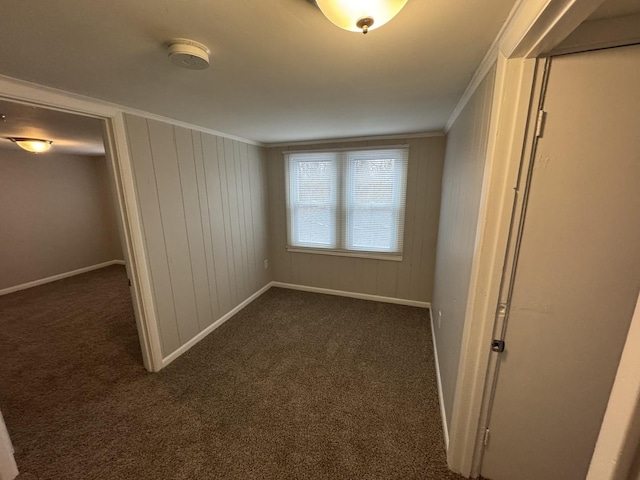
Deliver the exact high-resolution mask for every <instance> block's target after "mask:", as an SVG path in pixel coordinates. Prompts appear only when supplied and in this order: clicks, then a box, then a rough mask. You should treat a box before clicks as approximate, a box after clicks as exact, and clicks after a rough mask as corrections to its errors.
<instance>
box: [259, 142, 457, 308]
mask: <svg viewBox="0 0 640 480" xmlns="http://www.w3.org/2000/svg"><path fill="white" fill-rule="evenodd" d="M397 142H398V143H406V144H408V145H409V166H408V173H407V201H406V211H405V232H404V253H403V260H402V261H401V262H394V261H389V260H374V259H368V258H353V257H341V256H331V255H318V254H305V253H293V252H288V251H287V250H286V248H285V247H286V242H287V238H286V236H287V223H286V222H287V218H286V190H285V188H286V186H285V174H284V160H283V156H282V151H283V149H282V148H281V147H280V148H278V147H273V148H268V149H267V168H268V169H269V173H268V175H267V178H268V181H269V205H270V209H269V226H270V229H271V230H270V242H269V243H270V252H271V253H270V256H271V257H272V258H273V265H274V270H273V279H274V280H276V281H279V282H283V283H293V284H299V285H307V286H312V287H319V288H329V289H334V290H342V291H347V292H354V293H367V294H372V295H379V296H385V297H394V298H401V299H407V300H417V301H422V302H429V301H430V300H431V292H432V289H433V276H434V270H435V238H436V237H437V228H438V213H439V211H440V182H441V179H442V177H441V174H442V164H443V162H444V145H445V138H444V136H434V137H426V138H407V139H406V140H398V141H397ZM388 144H389V141H375V142H373V141H368V142H367V141H365V142H350V143H340V142H336V143H335V144H330V145H327V144H322V145H318V146H317V147H314V146H311V147H310V146H304V147H300V148H301V149H303V150H310V149H313V148H317V149H321V150H327V149H331V148H348V147H363V146H371V147H375V146H376V145H378V146H380V145H388ZM289 149H290V150H294V148H293V147H290V148H289Z"/></svg>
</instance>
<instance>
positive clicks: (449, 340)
mask: <svg viewBox="0 0 640 480" xmlns="http://www.w3.org/2000/svg"><path fill="white" fill-rule="evenodd" d="M494 78H495V67H494V68H493V69H492V70H491V71H490V72H489V74H488V75H487V76H486V78H485V79H484V80H483V82H482V83H481V84H480V86H479V87H478V89H477V90H476V92H475V93H474V95H473V97H472V98H471V99H470V100H469V102H468V103H467V105H466V106H465V108H464V110H463V111H462V113H460V115H459V116H458V118H457V119H456V121H455V123H454V124H453V126H452V128H451V130H450V131H449V133H448V135H447V149H446V154H445V165H444V174H443V179H442V203H441V209H440V226H439V233H438V248H437V260H436V274H435V288H434V292H433V302H432V308H433V318H434V324H435V325H434V327H435V336H436V345H437V348H438V356H439V364H440V375H441V378H442V390H443V396H444V406H445V411H446V415H447V421H448V423H449V424H450V423H451V413H452V411H453V399H454V394H455V386H456V379H457V373H458V362H459V358H460V346H461V343H462V332H463V328H464V322H465V311H466V307H467V296H468V294H469V282H470V277H471V264H472V261H473V255H474V244H475V240H476V228H477V222H478V212H479V207H480V196H481V193H482V178H483V175H484V167H485V155H486V150H487V140H488V129H489V119H490V114H491V112H490V109H491V100H492V93H493V84H494ZM440 313H441V318H439V316H440Z"/></svg>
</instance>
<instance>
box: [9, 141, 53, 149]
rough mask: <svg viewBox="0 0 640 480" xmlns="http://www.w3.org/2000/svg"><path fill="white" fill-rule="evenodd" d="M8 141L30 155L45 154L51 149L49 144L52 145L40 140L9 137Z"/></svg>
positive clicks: (49, 142) (50, 142)
mask: <svg viewBox="0 0 640 480" xmlns="http://www.w3.org/2000/svg"><path fill="white" fill-rule="evenodd" d="M9 140H11V141H12V142H13V143H15V144H16V145H18V146H19V147H20V148H22V149H23V150H26V151H27V152H31V153H42V152H46V151H47V150H49V149H50V148H51V144H52V143H53V142H52V141H51V140H40V139H38V138H22V137H10V138H9Z"/></svg>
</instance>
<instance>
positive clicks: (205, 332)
mask: <svg viewBox="0 0 640 480" xmlns="http://www.w3.org/2000/svg"><path fill="white" fill-rule="evenodd" d="M272 283H273V282H270V283H267V284H266V285H265V286H264V287H262V288H261V289H260V290H258V291H257V292H255V293H254V294H253V295H251V296H250V297H249V298H247V299H246V300H245V301H244V302H242V303H240V304H239V305H238V306H236V307H235V308H233V309H232V310H230V311H229V312H227V313H226V314H225V315H223V316H222V317H220V318H219V319H218V320H216V321H215V322H213V323H212V324H211V325H209V326H208V327H207V328H205V329H204V330H203V331H201V332H200V333H199V334H198V335H196V336H195V337H193V338H192V339H191V340H189V341H188V342H187V343H185V344H184V345H182V346H181V347H180V348H178V349H177V350H176V351H175V352H173V353H171V354H170V355H167V356H166V357H165V358H163V359H162V368H164V367H166V366H167V365H169V364H170V363H171V362H173V361H174V360H175V359H176V358H178V357H179V356H180V355H182V354H183V353H185V352H186V351H187V350H189V349H190V348H191V347H193V346H194V345H195V344H196V343H198V342H200V341H201V340H203V339H204V338H205V337H206V336H207V335H209V334H210V333H211V332H213V331H214V330H215V329H216V328H218V327H219V326H220V325H222V324H223V323H224V322H226V321H227V320H229V319H230V318H231V317H233V316H234V315H235V314H236V313H238V312H239V311H240V310H242V309H243V308H244V307H246V306H247V305H249V304H250V303H251V302H253V301H254V300H255V299H256V298H258V297H259V296H260V295H262V294H263V293H265V292H266V291H267V290H269V289H270V288H271V284H272Z"/></svg>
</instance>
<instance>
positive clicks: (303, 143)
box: [263, 131, 444, 148]
mask: <svg viewBox="0 0 640 480" xmlns="http://www.w3.org/2000/svg"><path fill="white" fill-rule="evenodd" d="M442 136H444V132H439V131H438V132H422V133H398V134H394V135H372V136H368V137H347V138H325V139H321V140H301V141H299V142H277V143H267V144H264V145H263V146H264V147H266V148H283V147H303V146H306V145H323V144H327V143H349V142H376V141H379V140H404V139H406V138H429V137H442Z"/></svg>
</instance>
